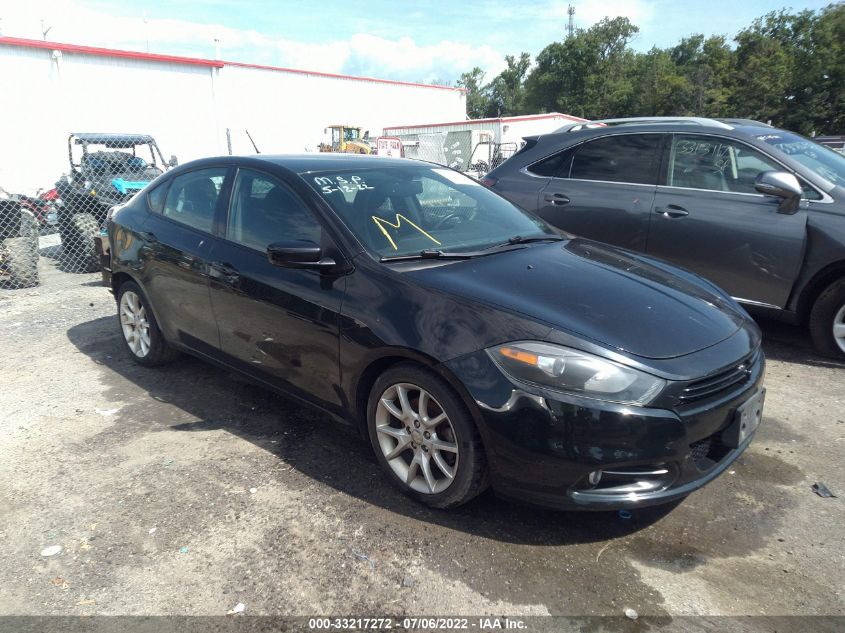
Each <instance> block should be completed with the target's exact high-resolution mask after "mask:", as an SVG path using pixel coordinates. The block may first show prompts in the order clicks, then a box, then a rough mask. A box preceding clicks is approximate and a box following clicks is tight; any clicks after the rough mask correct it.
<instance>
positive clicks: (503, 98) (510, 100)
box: [485, 53, 531, 116]
mask: <svg viewBox="0 0 845 633" xmlns="http://www.w3.org/2000/svg"><path fill="white" fill-rule="evenodd" d="M505 63H506V64H507V68H505V69H504V70H503V71H502V72H501V73H499V75H497V76H496V78H495V79H493V81H491V82H490V84H489V85H488V86H487V87H486V93H487V94H486V96H487V107H486V112H485V113H486V115H487V116H511V115H515V114H522V112H523V110H524V97H525V86H524V84H525V77H526V75H527V74H528V69H529V67H530V66H531V56H530V55H529V54H528V53H521V54H520V56H519V57H518V58H516V57H514V56H513V55H507V56H506V57H505Z"/></svg>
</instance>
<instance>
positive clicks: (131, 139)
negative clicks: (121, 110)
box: [70, 132, 154, 146]
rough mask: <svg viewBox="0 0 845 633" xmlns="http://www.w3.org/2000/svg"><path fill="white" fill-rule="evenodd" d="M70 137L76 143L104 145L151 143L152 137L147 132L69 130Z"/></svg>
mask: <svg viewBox="0 0 845 633" xmlns="http://www.w3.org/2000/svg"><path fill="white" fill-rule="evenodd" d="M70 135H71V138H73V139H74V142H75V143H76V144H77V145H81V144H82V143H102V144H105V145H112V144H114V145H115V146H117V144H124V145H141V144H144V143H152V142H154V141H153V137H152V136H150V135H149V134H116V133H111V132H71V134H70Z"/></svg>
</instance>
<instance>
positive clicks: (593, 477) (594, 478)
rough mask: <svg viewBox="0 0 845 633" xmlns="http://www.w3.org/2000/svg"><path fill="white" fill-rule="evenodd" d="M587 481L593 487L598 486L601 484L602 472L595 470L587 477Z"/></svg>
mask: <svg viewBox="0 0 845 633" xmlns="http://www.w3.org/2000/svg"><path fill="white" fill-rule="evenodd" d="M587 481H588V482H590V485H591V486H598V485H599V482H600V481H601V471H600V470H594V471H593V472H591V473H590V474H589V475H587Z"/></svg>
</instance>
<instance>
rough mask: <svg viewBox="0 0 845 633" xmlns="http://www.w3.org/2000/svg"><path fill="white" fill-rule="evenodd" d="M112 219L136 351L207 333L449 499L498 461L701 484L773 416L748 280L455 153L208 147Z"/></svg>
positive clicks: (527, 494)
mask: <svg viewBox="0 0 845 633" xmlns="http://www.w3.org/2000/svg"><path fill="white" fill-rule="evenodd" d="M108 232H109V243H110V258H109V260H108V261H107V266H106V268H105V276H106V278H107V283H108V284H109V285H110V286H111V288H112V289H113V291H114V294H115V296H116V298H117V304H118V313H119V319H120V327H121V329H122V332H123V336H124V341H125V344H126V347H127V349H128V350H129V352H130V353H131V355H132V356H133V357H134V359H135V360H136V361H137V362H139V363H141V364H143V365H158V364H161V363H164V362H166V361H169V360H171V359H172V358H173V357H174V355H175V354H177V353H178V352H179V351H182V352H188V353H190V354H194V355H196V356H199V357H201V358H204V359H207V360H209V361H211V362H214V363H217V364H219V365H221V366H224V367H226V368H230V369H236V370H238V371H241V372H243V373H244V374H247V375H249V376H250V377H251V378H252V379H253V380H255V381H257V382H259V383H261V384H263V385H266V386H267V387H268V388H270V389H274V390H277V391H280V392H283V393H284V394H287V395H289V396H292V397H294V398H298V399H300V400H302V401H303V402H306V403H308V404H310V405H314V406H316V407H319V408H321V409H322V410H324V411H326V412H328V413H330V414H331V415H332V416H335V417H337V418H340V419H342V420H346V421H350V422H352V423H354V424H358V425H360V428H361V430H362V433H363V434H364V435H365V436H366V437H368V438H369V441H370V443H371V444H372V447H373V449H374V451H375V453H376V456H377V458H378V461H379V462H380V464H381V466H382V467H383V468H384V471H385V473H386V475H387V477H388V479H390V480H391V481H393V482H394V483H395V484H397V485H398V486H399V487H400V488H401V489H402V490H404V491H405V492H406V493H408V494H410V495H412V496H413V497H415V498H417V499H419V500H420V501H422V502H424V503H426V504H429V505H431V506H435V507H439V508H446V507H452V506H456V505H459V504H461V503H464V502H466V501H468V500H469V499H471V498H473V497H474V496H475V495H477V494H479V493H480V492H481V491H482V490H484V489H485V487H487V486H488V484H489V485H492V487H493V488H494V489H495V490H496V491H497V492H498V493H500V494H502V495H504V496H508V497H512V498H518V499H521V500H526V501H530V502H534V503H539V504H544V505H550V506H554V507H561V508H590V509H611V508H623V507H626V508H627V507H637V506H643V505H650V504H656V503H663V502H667V501H671V500H675V499H679V498H681V497H683V496H685V495H687V494H689V493H690V492H691V491H693V490H695V489H696V488H699V487H700V486H702V485H704V484H705V483H707V482H708V481H710V480H712V479H713V478H715V477H716V476H717V475H719V474H720V473H721V472H722V471H724V470H725V468H726V467H727V466H728V465H729V464H730V463H731V462H732V461H733V460H734V459H736V457H737V456H738V455H739V454H740V453H741V452H742V451H743V450H744V449H745V448H746V447H747V446H748V444H749V442H750V441H751V438H752V436H753V434H754V431H755V429H756V428H757V426H758V424H759V422H760V417H761V411H762V406H763V398H764V394H765V390H764V389H763V387H762V382H763V374H764V359H763V354H762V352H761V350H760V333H759V330H758V328H757V326H756V325H755V324H754V323H753V321H752V320H751V319H750V318H749V317H748V315H747V314H746V313H745V311H744V310H743V309H742V308H741V307H739V306H738V305H737V303H735V302H734V301H733V300H732V299H731V298H730V297H729V296H728V295H727V294H726V293H724V292H722V291H721V290H720V289H719V288H717V287H716V286H714V285H713V284H711V283H709V282H707V281H704V280H703V279H701V278H700V277H697V276H695V275H693V274H691V273H688V272H685V271H682V270H679V269H676V268H673V267H672V266H670V265H667V264H663V263H660V262H658V261H654V260H651V259H649V258H647V257H645V256H641V255H637V254H635V253H631V252H629V251H625V250H622V249H619V248H615V247H612V246H606V245H602V244H598V243H595V242H591V241H588V240H584V239H576V238H572V237H571V236H567V235H563V234H560V233H559V232H556V231H555V230H553V229H551V228H550V227H549V226H548V225H546V224H545V223H544V222H543V221H542V220H540V219H539V218H537V217H535V216H533V215H531V214H529V213H526V212H524V211H522V210H520V209H519V208H517V207H515V206H514V205H513V204H511V203H510V202H508V201H507V200H505V199H504V198H502V197H500V196H499V195H497V194H496V193H493V192H492V191H490V190H488V189H486V188H484V187H482V186H480V185H479V184H478V183H477V182H476V181H474V180H471V179H470V178H467V177H465V176H463V175H461V174H460V173H457V172H455V171H452V170H449V169H446V168H442V167H439V166H436V165H431V164H428V163H420V162H416V161H408V160H400V159H388V158H380V157H366V156H346V155H330V156H326V155H312V156H278V157H273V156H261V157H248V158H241V157H224V158H210V159H204V160H201V161H195V162H192V163H188V164H185V165H183V166H181V167H178V168H176V169H174V170H172V171H170V172H168V173H167V174H165V175H162V176H160V177H159V178H157V179H156V180H155V181H153V182H152V183H151V184H150V185H149V186H148V187H147V188H146V189H145V190H144V191H143V192H141V193H140V194H138V195H137V196H135V197H134V198H133V199H132V200H131V201H130V202H129V203H127V204H125V205H124V206H122V207H119V208H118V209H117V210H116V211H115V212H114V213H113V215H112V217H111V219H110V221H109V224H108Z"/></svg>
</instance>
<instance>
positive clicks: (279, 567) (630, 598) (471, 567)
mask: <svg viewBox="0 0 845 633" xmlns="http://www.w3.org/2000/svg"><path fill="white" fill-rule="evenodd" d="M44 279H45V285H42V286H41V287H40V288H38V289H33V290H20V291H0V358H2V359H3V368H4V371H3V389H2V391H0V543H2V544H3V545H2V547H0V587H2V591H0V615H10V614H16V615H22V614H33V615H81V614H111V615H114V614H134V615H154V614H184V615H219V614H224V613H225V612H226V611H227V610H229V609H231V608H233V607H234V606H235V605H236V604H237V603H243V604H244V605H245V613H246V614H265V615H291V614H298V615H313V614H359V615H377V614H388V613H389V614H409V615H423V614H441V615H442V614H458V613H460V614H466V615H480V614H499V615H505V614H506V615H512V616H516V615H532V614H536V615H545V614H567V615H581V616H587V615H615V616H623V614H624V612H625V609H634V610H635V611H636V612H637V613H638V614H640V615H641V616H649V615H651V616H671V617H676V616H680V615H707V616H713V615H760V614H766V615H787V614H797V615H813V614H824V615H839V616H842V615H845V597H843V593H842V587H843V586H845V557H844V556H843V552H845V543H843V534H845V511H843V501H845V499H843V497H845V460H843V459H842V451H843V448H845V387H843V385H845V365H844V364H837V363H835V362H830V361H826V360H822V359H820V358H817V357H816V356H814V354H813V353H812V350H811V349H810V347H809V343H808V341H807V340H806V337H805V335H804V333H803V332H801V331H800V330H797V329H794V328H789V327H786V326H781V325H777V324H764V331H765V335H766V344H765V348H766V354H767V356H768V358H769V365H768V377H767V386H768V389H769V392H768V397H767V401H766V411H765V416H764V421H763V424H762V426H761V427H760V429H759V431H758V433H757V437H756V438H755V440H754V442H753V443H752V445H751V448H750V449H749V450H748V451H747V452H746V453H745V455H744V456H743V457H742V458H741V459H740V460H739V461H738V462H737V463H736V464H735V465H734V467H733V468H731V470H730V471H729V472H728V473H726V474H725V475H724V476H722V477H721V478H719V479H718V480H716V481H715V482H713V483H712V484H711V485H709V486H708V487H706V488H704V489H703V490H701V491H698V492H696V493H694V494H693V495H691V496H690V497H689V498H688V499H687V500H685V501H684V502H683V503H681V504H678V505H675V506H673V507H669V508H659V509H655V510H642V511H638V512H635V513H634V515H633V518H631V519H630V520H622V519H620V518H619V517H618V515H616V514H607V513H561V512H551V511H545V510H537V509H532V508H526V507H521V506H517V505H513V504H510V503H506V502H503V501H500V500H498V499H497V498H496V497H495V496H493V495H492V494H490V493H486V494H485V495H483V496H482V497H480V498H478V499H477V500H475V501H473V502H472V503H470V504H469V505H467V506H465V507H463V508H460V509H458V510H457V511H452V512H440V511H433V510H429V509H426V508H424V507H422V506H419V505H417V504H415V503H414V502H412V501H410V500H409V499H407V498H406V497H404V496H403V495H401V494H400V493H398V492H397V491H395V490H394V489H393V488H392V487H391V486H389V485H388V484H387V483H386V482H385V481H383V480H382V476H381V474H380V472H379V470H378V467H377V464H376V462H375V460H374V458H373V457H372V456H371V454H370V452H369V449H368V447H367V446H366V445H365V444H364V443H363V442H362V441H361V440H360V439H359V438H358V436H357V435H356V433H355V432H354V431H353V430H352V429H351V428H347V427H345V426H342V425H339V424H337V423H335V422H333V421H331V420H330V419H327V418H326V417H324V416H323V415H321V414H320V413H315V412H313V411H310V410H307V409H305V408H302V407H300V406H299V405H298V404H296V403H293V402H290V401H288V400H285V399H283V398H280V397H277V396H275V395H272V394H269V393H267V392H265V391H263V390H261V389H259V388H257V387H254V386H252V385H250V384H249V383H247V382H244V381H243V380H241V379H239V378H237V377H235V376H233V375H231V374H228V373H226V372H224V371H221V370H219V369H216V368H214V367H211V366H209V365H206V364H203V363H202V362H200V361H197V360H194V359H191V358H187V357H184V358H182V359H181V360H179V361H177V362H176V363H175V364H173V365H171V366H168V367H166V368H163V369H157V370H150V369H144V368H141V367H138V366H136V365H134V364H133V363H132V361H131V360H130V359H129V358H128V356H127V355H126V353H125V352H124V351H123V349H122V348H121V344H120V340H119V332H118V328H117V322H116V317H115V316H114V314H115V306H114V301H113V299H112V297H111V295H110V294H109V293H108V292H106V290H105V289H104V288H102V287H101V286H99V284H98V276H97V275H77V276H70V275H67V274H65V273H60V272H58V271H55V270H52V269H50V270H48V271H47V273H46V274H45V276H44ZM817 481H821V482H824V483H825V484H826V485H827V486H828V487H829V488H830V489H831V490H832V491H833V492H834V493H837V494H838V495H839V497H838V498H821V497H819V496H817V495H816V494H814V493H813V492H812V490H811V486H812V484H813V483H814V482H817ZM51 545H58V546H61V548H62V550H61V552H60V553H58V554H56V555H53V556H49V557H47V556H42V550H43V549H44V548H45V547H47V546H51Z"/></svg>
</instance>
